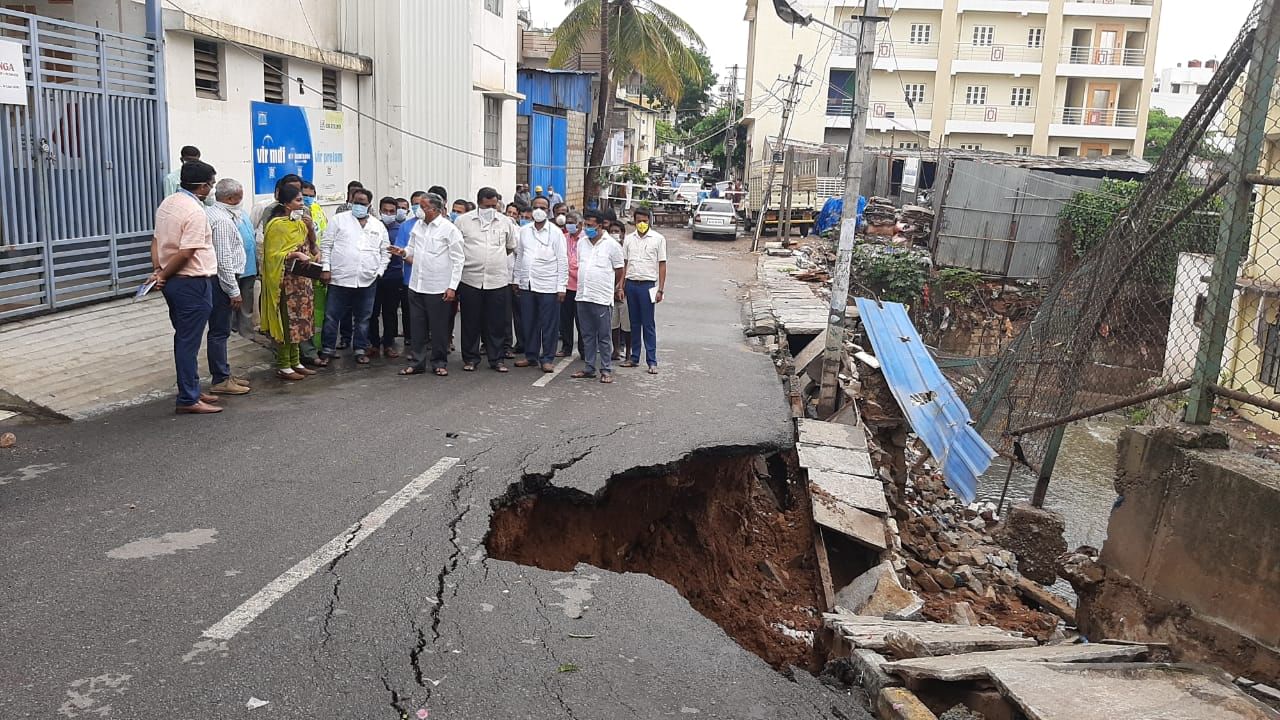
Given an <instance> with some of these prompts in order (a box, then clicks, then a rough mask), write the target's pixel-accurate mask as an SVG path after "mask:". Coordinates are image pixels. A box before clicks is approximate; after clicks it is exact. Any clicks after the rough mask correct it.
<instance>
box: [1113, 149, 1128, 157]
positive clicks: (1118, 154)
mask: <svg viewBox="0 0 1280 720" xmlns="http://www.w3.org/2000/svg"><path fill="white" fill-rule="evenodd" d="M1111 155H1112V156H1113V157H1129V151H1128V150H1126V149H1125V148H1116V149H1115V150H1112V151H1111Z"/></svg>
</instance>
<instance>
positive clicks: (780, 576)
mask: <svg viewBox="0 0 1280 720" xmlns="http://www.w3.org/2000/svg"><path fill="white" fill-rule="evenodd" d="M795 467H796V466H795V463H794V457H787V456H785V455H777V456H773V457H772V458H769V459H767V460H766V459H765V458H762V457H761V456H760V455H758V454H755V453H746V452H741V451H740V452H739V453H737V454H733V455H730V456H727V457H726V456H723V455H721V456H710V455H705V454H704V455H695V456H693V457H691V458H690V459H688V460H685V461H682V462H680V463H677V464H675V465H674V466H672V467H670V468H667V469H662V470H657V471H652V472H644V473H628V474H624V475H622V476H617V477H614V478H611V479H610V480H609V482H608V483H607V484H606V487H605V490H604V491H603V492H602V493H601V494H600V495H598V496H596V497H592V496H589V495H586V494H584V493H580V492H577V491H567V490H563V489H560V488H556V487H554V486H551V485H550V483H549V480H548V478H540V477H534V478H525V481H524V482H523V483H522V484H521V485H518V486H516V487H513V488H512V492H510V493H509V494H508V496H507V497H506V498H504V499H502V500H499V501H497V502H496V503H495V506H496V507H495V512H494V515H493V519H492V522H491V524H490V531H489V535H488V537H487V538H486V539H485V545H486V547H487V548H488V551H489V555H490V557H493V558H496V559H500V560H509V561H512V562H517V563H520V564H523V565H532V566H535V567H539V568H543V569H545V570H557V571H569V570H572V569H573V568H574V566H576V565H577V564H578V563H586V564H588V565H593V566H595V567H598V568H602V569H605V570H610V571H613V572H634V573H645V574H648V575H652V576H653V577H656V578H658V579H660V580H663V581H665V582H667V583H669V584H670V585H671V586H672V587H674V588H675V589H676V590H677V591H679V592H680V594H681V595H683V596H684V597H685V599H687V600H688V601H689V604H690V605H692V606H693V608H694V609H696V610H697V611H698V612H700V613H702V614H703V615H705V616H706V617H707V618H709V619H711V620H712V621H714V622H715V623H716V624H717V625H719V626H720V627H721V628H723V629H724V631H725V632H726V633H728V634H729V636H730V637H733V638H734V639H735V640H737V641H738V643H739V644H740V645H742V646H743V647H744V648H746V649H748V650H750V651H751V652H754V653H755V654H756V655H759V656H760V657H761V658H763V659H764V660H765V661H766V662H768V663H769V664H770V665H772V666H773V667H775V668H777V669H779V670H785V669H786V668H788V667H789V666H797V667H802V668H805V669H807V670H809V671H810V672H817V671H818V670H820V669H821V667H822V664H823V661H825V657H824V656H823V654H822V652H821V651H820V650H818V649H815V648H814V647H811V646H810V645H809V644H807V643H805V642H803V641H800V640H796V639H794V638H790V637H788V636H786V635H784V634H783V633H782V632H780V631H779V630H778V629H777V628H776V627H774V625H775V624H782V625H785V626H787V627H789V628H792V629H794V630H798V631H809V632H813V633H815V634H818V633H819V631H820V629H821V620H820V617H819V614H818V611H817V608H818V606H819V604H820V600H819V598H820V597H821V595H820V593H821V589H820V586H819V580H818V572H817V563H816V559H815V556H814V545H813V534H812V528H813V520H812V517H811V510H810V507H809V499H808V495H807V492H806V490H805V487H804V483H802V482H797V481H796V477H795V476H796V471H795ZM780 488H782V489H785V492H779V489H780ZM779 497H781V498H782V499H781V500H779V499H777V498H779ZM780 504H783V505H785V507H783V508H781V509H780V508H779V505H780Z"/></svg>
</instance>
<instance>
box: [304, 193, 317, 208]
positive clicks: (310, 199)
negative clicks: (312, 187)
mask: <svg viewBox="0 0 1280 720" xmlns="http://www.w3.org/2000/svg"><path fill="white" fill-rule="evenodd" d="M302 204H303V205H306V206H307V207H311V206H312V205H315V204H316V199H315V198H313V197H311V196H310V195H303V196H302Z"/></svg>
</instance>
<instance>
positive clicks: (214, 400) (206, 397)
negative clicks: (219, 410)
mask: <svg viewBox="0 0 1280 720" xmlns="http://www.w3.org/2000/svg"><path fill="white" fill-rule="evenodd" d="M221 401H222V398H220V397H218V396H217V395H210V394H209V393H205V392H202V393H200V402H202V403H205V404H207V405H216V404H218V403H219V402H221Z"/></svg>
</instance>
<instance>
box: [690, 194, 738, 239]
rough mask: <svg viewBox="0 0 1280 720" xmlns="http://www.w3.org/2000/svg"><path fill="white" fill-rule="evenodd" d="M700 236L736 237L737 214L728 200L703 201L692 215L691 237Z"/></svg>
mask: <svg viewBox="0 0 1280 720" xmlns="http://www.w3.org/2000/svg"><path fill="white" fill-rule="evenodd" d="M700 235H718V236H722V237H723V236H728V237H729V239H730V240H732V239H733V238H735V237H737V235H738V213H737V212H736V210H735V209H734V207H733V202H732V201H730V200H703V201H702V202H701V203H700V204H699V205H698V210H697V211H696V212H695V213H694V214H693V237H694V239H695V240H696V239H697V238H698V237H699V236H700Z"/></svg>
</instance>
